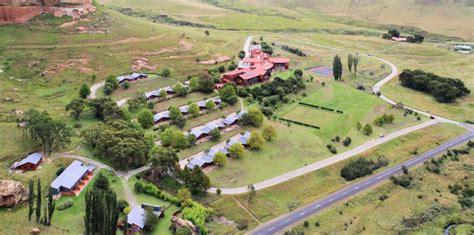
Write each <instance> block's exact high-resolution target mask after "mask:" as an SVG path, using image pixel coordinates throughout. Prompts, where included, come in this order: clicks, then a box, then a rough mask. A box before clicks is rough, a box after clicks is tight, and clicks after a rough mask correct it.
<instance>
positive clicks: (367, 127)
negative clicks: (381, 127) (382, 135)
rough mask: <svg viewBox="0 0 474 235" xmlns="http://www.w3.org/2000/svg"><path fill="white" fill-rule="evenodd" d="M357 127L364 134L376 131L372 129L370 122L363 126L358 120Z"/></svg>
mask: <svg viewBox="0 0 474 235" xmlns="http://www.w3.org/2000/svg"><path fill="white" fill-rule="evenodd" d="M356 128H357V130H358V131H362V133H364V135H371V134H372V133H373V132H374V130H373V129H372V126H371V125H370V124H369V123H367V124H365V125H364V126H362V124H361V123H360V122H357V124H356Z"/></svg>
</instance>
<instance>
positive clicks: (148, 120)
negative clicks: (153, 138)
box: [137, 110, 154, 129]
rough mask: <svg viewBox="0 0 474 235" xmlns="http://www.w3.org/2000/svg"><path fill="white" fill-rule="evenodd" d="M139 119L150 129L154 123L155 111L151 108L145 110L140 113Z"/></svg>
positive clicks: (142, 124)
mask: <svg viewBox="0 0 474 235" xmlns="http://www.w3.org/2000/svg"><path fill="white" fill-rule="evenodd" d="M137 121H138V123H140V126H141V127H143V128H144V129H148V128H150V127H152V126H153V124H154V119H153V113H152V112H151V111H150V110H143V111H141V112H140V113H139V114H138V117H137Z"/></svg>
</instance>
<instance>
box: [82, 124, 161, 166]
mask: <svg viewBox="0 0 474 235" xmlns="http://www.w3.org/2000/svg"><path fill="white" fill-rule="evenodd" d="M81 137H82V138H83V140H84V143H85V144H87V145H88V146H89V147H90V148H91V149H92V150H94V151H95V153H97V154H98V155H99V156H102V157H104V158H106V159H108V160H109V162H110V163H112V165H113V166H114V167H116V168H117V169H120V170H126V169H128V168H129V167H139V166H142V165H143V164H145V163H146V160H147V155H148V152H149V151H150V150H151V148H152V147H153V142H151V143H150V141H148V140H147V138H145V134H144V132H143V130H141V129H140V128H136V127H134V126H133V125H132V124H130V123H127V122H125V121H121V120H118V121H113V122H109V123H107V124H96V125H93V126H91V127H90V128H87V129H85V130H83V131H82V132H81Z"/></svg>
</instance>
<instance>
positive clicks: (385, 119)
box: [374, 114, 395, 126]
mask: <svg viewBox="0 0 474 235" xmlns="http://www.w3.org/2000/svg"><path fill="white" fill-rule="evenodd" d="M393 120H395V117H394V116H393V114H389V115H387V114H384V115H382V116H380V117H378V118H376V119H375V120H374V124H375V125H377V126H383V125H384V124H390V123H393Z"/></svg>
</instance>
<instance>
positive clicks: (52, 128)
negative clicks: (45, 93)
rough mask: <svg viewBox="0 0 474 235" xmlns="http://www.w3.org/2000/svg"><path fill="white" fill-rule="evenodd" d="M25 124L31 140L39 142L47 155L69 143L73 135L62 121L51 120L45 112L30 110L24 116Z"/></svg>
mask: <svg viewBox="0 0 474 235" xmlns="http://www.w3.org/2000/svg"><path fill="white" fill-rule="evenodd" d="M25 122H26V126H27V128H28V130H29V131H30V134H31V138H32V139H33V140H40V141H41V144H42V145H43V148H44V151H45V152H46V153H48V155H51V152H52V151H54V150H58V149H62V148H64V147H66V145H67V144H69V143H70V142H71V137H72V135H73V133H72V130H71V128H70V127H68V126H67V125H66V123H64V122H63V121H59V120H53V119H52V118H51V117H50V116H49V114H48V113H47V112H46V111H44V112H39V111H38V110H36V109H30V110H29V111H28V112H27V113H26V115H25Z"/></svg>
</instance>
